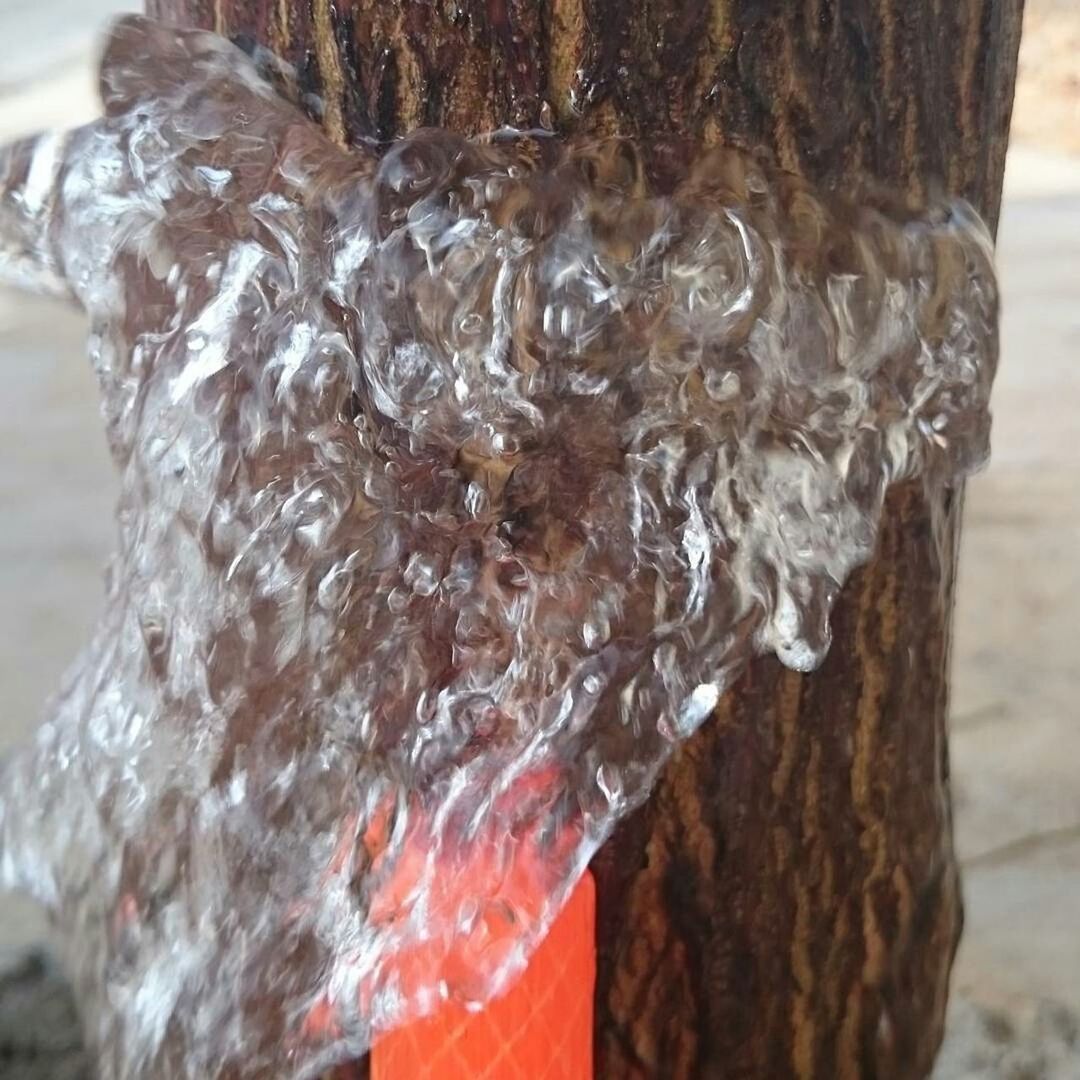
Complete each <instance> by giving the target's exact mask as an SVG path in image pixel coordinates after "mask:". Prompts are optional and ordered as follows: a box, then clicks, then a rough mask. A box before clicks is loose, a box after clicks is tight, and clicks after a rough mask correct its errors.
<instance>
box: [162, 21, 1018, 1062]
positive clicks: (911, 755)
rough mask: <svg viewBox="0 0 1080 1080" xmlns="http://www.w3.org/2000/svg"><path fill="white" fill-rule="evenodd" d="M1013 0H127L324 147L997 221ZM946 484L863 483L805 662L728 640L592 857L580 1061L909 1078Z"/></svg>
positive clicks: (930, 1045) (935, 877)
mask: <svg viewBox="0 0 1080 1080" xmlns="http://www.w3.org/2000/svg"><path fill="white" fill-rule="evenodd" d="M1022 3H1023V0H798V2H792V0H789V2H784V0H149V2H148V7H149V9H150V11H151V13H152V14H157V15H161V16H164V17H168V18H172V19H175V20H179V21H182V22H184V23H187V24H198V25H202V26H205V27H208V28H213V29H216V30H218V31H219V32H221V33H224V34H227V35H231V36H234V37H246V38H250V39H254V40H257V41H258V42H260V43H262V44H265V45H267V46H269V47H270V48H271V49H272V50H274V51H275V52H276V53H278V54H279V55H282V56H284V57H285V58H287V59H288V60H290V61H291V62H292V63H294V64H295V65H296V66H297V68H298V70H299V72H300V80H301V83H302V85H303V87H304V88H305V89H310V90H313V91H315V92H317V93H318V94H319V95H320V96H321V97H322V98H323V100H324V103H325V108H324V112H323V122H324V124H325V126H326V128H327V130H328V131H329V132H330V133H331V134H332V136H333V137H334V138H335V139H336V140H338V141H339V142H342V143H347V142H349V141H351V140H356V139H360V138H365V137H375V138H378V139H387V138H390V137H392V136H394V135H398V134H401V133H403V132H405V131H408V130H411V129H413V128H416V127H418V126H423V125H440V126H444V127H449V128H452V129H454V130H456V131H459V132H462V133H475V132H480V131H484V130H489V129H491V128H494V127H498V126H500V125H502V124H512V125H515V126H519V127H535V126H551V127H554V128H555V129H556V130H557V131H560V132H565V133H569V132H602V133H610V134H614V133H619V134H626V135H634V136H638V137H643V138H648V137H649V136H651V135H654V134H658V133H665V134H667V133H672V132H677V133H681V134H684V135H690V136H694V137H697V138H700V139H702V140H705V141H710V142H715V141H726V142H730V143H733V144H737V145H742V146H747V147H751V148H755V149H762V148H764V149H765V150H767V151H768V152H771V153H772V155H773V156H774V157H775V159H776V160H777V161H778V162H779V163H780V164H781V165H782V166H784V167H785V168H787V169H790V170H792V171H794V172H797V173H801V174H803V175H805V176H807V177H808V178H810V179H811V180H813V181H815V182H817V183H819V184H822V185H827V186H834V187H841V188H843V187H846V186H850V185H852V184H859V183H860V182H865V181H867V180H870V181H871V182H875V183H877V182H880V183H882V184H885V185H887V186H889V187H892V188H895V189H898V190H900V191H902V192H905V193H906V194H908V195H909V196H910V197H911V198H913V199H919V198H920V197H922V196H923V195H925V193H926V192H927V190H928V188H929V187H930V186H931V185H936V186H939V187H941V188H943V189H944V190H946V191H947V192H949V193H951V194H957V195H963V196H965V197H966V198H968V199H969V200H970V201H971V202H972V203H973V204H974V205H975V206H976V207H977V208H978V209H979V210H980V212H981V213H982V214H983V215H984V216H985V217H986V218H987V219H988V220H990V222H991V223H993V222H994V221H995V220H996V217H997V211H998V205H999V199H1000V192H1001V181H1002V170H1003V166H1004V160H1005V149H1006V143H1007V137H1008V124H1009V114H1010V108H1011V103H1012V93H1013V80H1014V75H1015V67H1016V53H1017V48H1018V44H1019V37H1020V19H1021V9H1022ZM960 504H961V493H960V492H958V491H953V492H951V493H943V494H941V495H940V496H937V497H935V498H934V499H933V500H930V501H928V500H927V498H926V497H925V495H924V494H923V492H922V490H921V489H920V488H918V487H916V486H915V485H908V486H904V487H901V488H899V489H897V490H895V491H894V492H893V493H892V495H891V496H890V498H889V500H888V503H887V507H886V513H885V520H884V524H883V528H882V531H881V537H880V542H879V547H878V552H877V555H876V557H875V559H874V561H873V562H872V564H871V565H869V566H868V567H866V568H865V569H864V570H863V571H862V572H860V573H859V574H857V575H856V577H855V578H854V579H853V580H852V581H851V582H849V584H848V585H847V587H846V588H845V590H844V592H843V594H842V597H841V599H840V601H839V603H838V605H837V607H836V609H835V612H834V615H833V629H834V640H833V645H832V651H831V652H830V654H829V658H828V660H827V661H826V663H825V665H824V666H823V667H822V669H821V670H819V671H818V672H816V673H814V674H813V675H810V676H799V675H796V674H793V673H792V672H789V671H785V670H783V669H782V668H781V667H780V665H779V664H778V663H777V662H776V661H774V660H772V659H762V660H760V661H758V662H757V663H755V664H754V665H753V666H752V667H751V669H750V670H749V671H748V673H747V674H746V675H745V677H744V678H743V679H742V680H741V681H740V682H739V684H738V685H737V686H736V687H735V688H734V689H733V690H732V691H731V692H729V693H728V694H727V695H726V697H725V698H724V699H723V701H722V702H721V704H720V707H719V709H718V712H717V715H716V717H715V718H714V719H713V720H712V721H711V722H710V723H708V724H706V725H705V726H704V727H703V728H702V729H701V730H700V731H699V732H698V734H697V735H695V736H694V737H693V738H692V739H691V740H690V741H689V742H688V743H686V744H685V746H684V747H683V748H682V750H681V751H680V752H679V753H678V754H677V755H676V756H675V758H674V759H673V760H672V761H671V763H670V764H669V766H668V767H667V769H666V771H665V772H664V775H663V777H662V780H661V782H660V784H659V786H658V788H657V789H656V791H655V793H654V795H653V797H652V799H651V800H650V802H649V804H648V805H647V806H646V807H645V808H644V809H643V810H641V811H640V812H639V813H638V814H636V815H635V816H634V817H633V818H632V819H631V820H629V821H628V822H626V823H625V824H624V825H623V827H622V828H621V829H620V830H619V832H618V833H617V835H616V836H615V837H614V838H613V839H612V840H611V841H610V842H609V844H608V845H607V847H606V848H605V849H604V850H603V851H602V852H601V854H600V855H599V856H598V858H597V860H596V865H595V868H594V869H595V871H596V874H597V879H598V884H599V888H600V896H599V910H600V916H599V918H600V923H599V928H598V949H599V973H598V989H597V999H596V1007H597V1012H596V1049H597V1075H598V1076H602V1077H612V1078H617V1080H623V1078H631V1077H678V1078H682V1077H705V1078H713V1077H716V1078H720V1077H723V1078H741V1077H756V1078H783V1077H797V1078H807V1077H822V1078H851V1077H867V1078H869V1077H876V1078H907V1077H922V1076H925V1075H926V1074H927V1073H928V1072H929V1070H930V1067H931V1065H932V1062H933V1058H934V1055H935V1053H936V1051H937V1048H938V1045H939V1043H940V1040H941V1035H942V1027H943V1019H944V1013H945V1005H946V997H947V989H948V979H949V970H950V967H951V963H952V956H953V953H954V950H955V946H956V943H957V940H958V937H959V930H960V923H961V906H960V898H959V887H958V873H957V866H956V861H955V858H954V854H953V848H952V835H951V814H950V801H949V785H948V755H947V745H946V712H947V707H948V662H949V630H950V613H951V607H952V600H953V587H954V580H955V555H956V545H957V537H958V529H959V519H960Z"/></svg>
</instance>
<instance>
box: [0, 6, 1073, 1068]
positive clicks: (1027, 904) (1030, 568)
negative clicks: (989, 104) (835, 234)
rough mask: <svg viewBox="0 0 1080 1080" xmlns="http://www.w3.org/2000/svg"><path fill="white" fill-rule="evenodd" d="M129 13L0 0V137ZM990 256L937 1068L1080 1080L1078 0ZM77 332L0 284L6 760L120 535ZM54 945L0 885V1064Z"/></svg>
mask: <svg viewBox="0 0 1080 1080" xmlns="http://www.w3.org/2000/svg"><path fill="white" fill-rule="evenodd" d="M137 6H139V5H138V4H137V3H136V2H134V0H133V2H132V3H131V4H130V5H125V4H123V3H117V2H116V0H37V2H35V3H28V2H27V0H0V41H2V42H3V45H2V47H0V141H6V140H7V139H9V138H11V137H12V136H15V135H18V134H22V133H26V132H29V131H33V130H35V129H39V128H43V127H50V126H60V127H68V126H71V125H72V124H76V123H79V122H82V121H83V120H85V119H88V118H90V117H92V116H93V115H94V113H95V110H96V95H95V92H94V89H93V68H94V59H95V57H94V54H95V48H96V41H97V38H98V36H99V34H100V32H101V30H102V27H103V25H104V22H105V20H106V19H107V17H108V16H109V15H111V14H113V13H115V12H118V11H120V10H124V9H125V7H131V8H134V7H137ZM998 260H999V270H1000V274H1001V279H1002V292H1003V296H1004V305H1005V306H1004V317H1003V323H1002V337H1003V350H1002V352H1003V360H1002V367H1001V370H1000V373H999V375H998V381H997V386H996V390H995V408H994V413H995V421H994V423H995V427H994V459H993V463H992V465H991V467H990V468H989V470H988V471H987V472H985V473H984V474H982V475H980V476H979V477H977V478H976V479H975V480H974V481H973V482H972V483H971V484H970V486H969V488H968V495H967V503H966V511H965V525H964V544H963V552H962V555H961V562H960V567H961V571H960V573H961V580H960V591H959V602H958V607H957V613H956V641H955V653H954V683H953V709H952V768H953V775H954V788H953V791H954V799H955V811H956V831H957V844H958V848H959V852H960V857H961V862H962V865H963V868H964V881H965V897H966V909H967V922H966V929H965V933H964V939H963V944H962V946H961V950H960V955H959V958H958V961H957V966H956V969H955V973H954V980H953V986H954V996H953V1013H952V1017H951V1022H950V1030H949V1037H948V1039H947V1042H946V1046H945V1049H944V1051H943V1054H942V1057H941V1061H940V1063H939V1066H938V1070H937V1074H936V1076H937V1077H938V1078H939V1080H952V1078H961V1077H964V1078H966V1077H973V1078H978V1077H987V1078H991V1077H994V1078H997V1077H1001V1078H1009V1080H1021V1078H1023V1080H1036V1078H1045V1080H1058V1078H1061V1080H1077V1078H1078V1077H1080V1019H1078V1017H1080V656H1078V646H1080V611H1078V605H1080V419H1078V416H1080V0H1028V3H1027V15H1026V19H1025V29H1024V40H1023V44H1022V47H1021V61H1020V78H1019V85H1018V89H1017V95H1016V107H1015V113H1014V119H1013V138H1012V146H1011V149H1010V154H1009V164H1008V169H1007V174H1006V182H1005V201H1004V208H1003V212H1002V216H1001V228H1000V233H999V239H998ZM84 332H85V327H84V324H83V321H82V319H81V317H80V316H79V315H78V313H76V312H73V311H70V310H68V309H67V308H65V307H64V306H63V305H60V304H58V303H56V302H51V301H46V300H40V299H35V298H29V297H26V296H24V295H21V294H15V293H10V292H3V291H0V374H2V381H0V387H2V392H0V462H2V463H3V465H2V468H0V522H2V527H0V753H3V752H4V750H5V749H7V748H8V747H10V746H11V745H12V744H14V743H15V742H17V741H20V740H22V739H25V738H26V737H27V736H28V734H29V732H30V731H31V730H32V728H33V727H34V725H35V724H36V723H37V721H38V719H39V717H40V716H41V713H42V710H43V706H44V703H45V701H46V699H47V698H48V696H49V694H50V693H52V692H53V691H54V690H55V688H56V687H57V686H58V684H59V680H60V676H61V673H62V671H63V670H64V668H65V667H66V665H67V664H68V663H69V662H70V661H71V660H72V658H73V657H74V655H75V653H76V651H77V649H78V648H79V647H80V645H81V644H82V643H83V642H84V641H85V640H86V638H87V635H88V632H89V629H90V626H91V623H92V621H93V619H94V617H95V614H96V612H97V609H98V605H99V599H100V596H101V588H102V587H101V572H102V567H103V565H104V561H105V557H106V553H107V551H108V549H109V547H110V545H111V541H112V516H111V515H112V503H113V498H114V495H115V490H116V485H115V480H114V477H113V473H112V469H111V466H110V463H109V460H108V456H107V453H106V450H105V441H104V436H103V433H102V427H101V424H100V421H99V417H98V411H97V396H96V391H95V387H94V385H93V382H92V379H91V376H90V371H89V367H88V364H87V363H86V361H85V359H84V352H85V349H84V341H83V338H84ZM45 936H46V930H45V926H44V923H43V921H42V920H41V918H40V916H39V915H38V914H37V912H35V911H34V910H33V909H31V908H30V907H29V906H28V905H26V904H24V903H22V902H20V901H18V900H16V899H15V898H12V897H8V896H0V1078H7V1077H10V1078H11V1080H14V1077H15V1075H16V1074H15V1073H14V1072H9V1071H6V1066H5V1060H6V1058H5V1052H4V1045H3V1040H4V1037H5V1036H4V1030H5V1025H8V1030H12V1027H11V1026H10V1025H14V1029H15V1030H18V1017H19V1016H21V1015H23V1014H24V1013H25V1012H26V1010H28V1009H33V1010H35V1011H37V1012H39V1013H40V1010H41V1009H43V1008H44V1009H53V1010H54V1013H52V1014H50V1015H55V1016H57V1017H59V1018H60V1019H59V1020H58V1024H59V1025H60V1027H62V1026H63V1024H64V1023H68V1024H69V1025H70V1019H67V1020H64V1019H63V1018H65V1017H68V1013H67V1012H65V1008H66V1007H65V1006H64V1005H63V1003H62V1002H58V1001H57V1000H56V998H55V995H54V996H52V997H48V998H47V999H42V998H35V999H34V1000H33V1001H32V1002H31V1001H30V999H29V998H28V997H27V996H26V994H25V993H24V992H23V989H20V988H24V987H28V986H29V985H30V983H31V982H32V981H33V972H32V971H30V974H28V971H29V970H30V969H28V968H27V966H26V961H25V952H24V949H25V947H26V946H27V945H30V944H33V943H37V942H40V941H42V940H43V939H44V938H45ZM50 993H52V992H51V991H50ZM38 1019H40V1016H38ZM57 1037H58V1038H60V1039H61V1041H63V1040H65V1039H69V1037H70V1033H60V1032H59V1031H58V1032H57ZM72 1060H74V1059H72ZM69 1065H70V1069H71V1070H73V1071H66V1070H67V1069H68V1066H65V1067H64V1068H65V1071H64V1072H63V1075H65V1076H72V1077H74V1076H77V1075H82V1074H81V1072H80V1071H78V1070H79V1069H80V1068H81V1066H78V1065H77V1064H71V1063H70V1062H69ZM25 1075H29V1074H25ZM39 1075H40V1076H42V1077H43V1078H44V1077H46V1076H47V1077H50V1080H57V1078H59V1077H60V1075H61V1073H60V1071H59V1066H56V1067H55V1068H54V1070H53V1071H52V1072H42V1073H40V1074H39Z"/></svg>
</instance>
